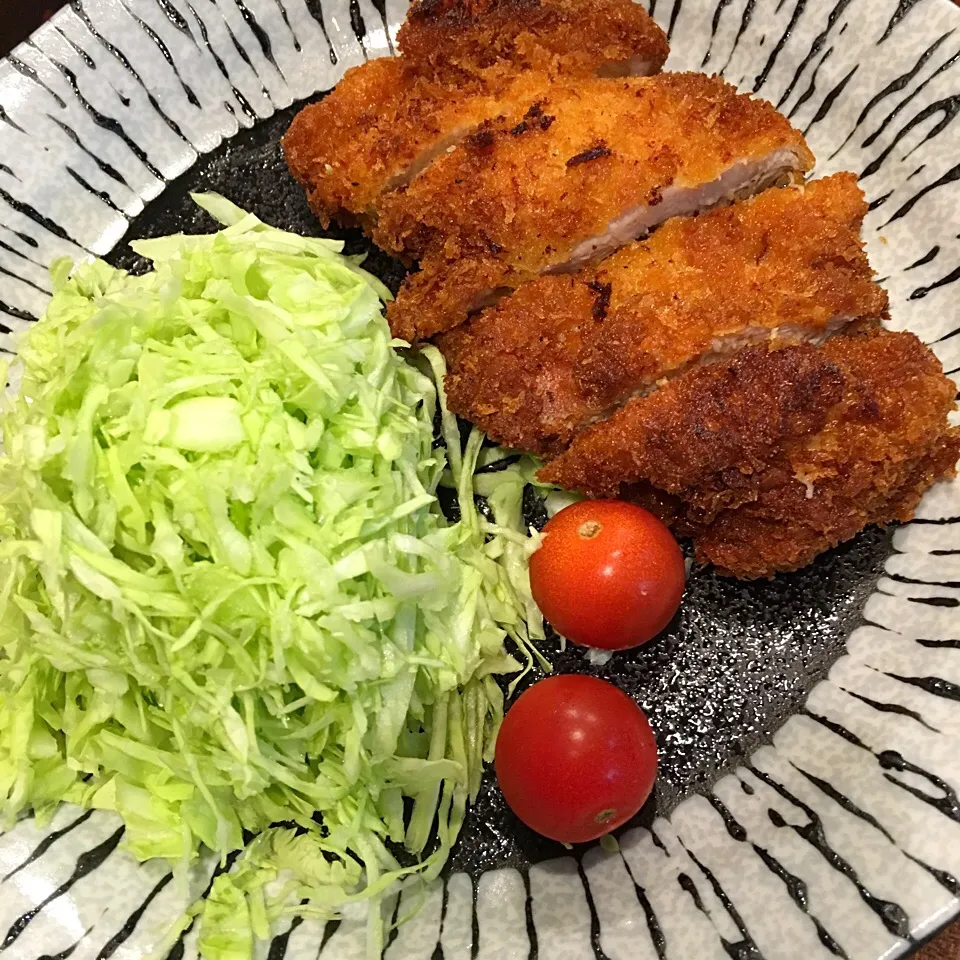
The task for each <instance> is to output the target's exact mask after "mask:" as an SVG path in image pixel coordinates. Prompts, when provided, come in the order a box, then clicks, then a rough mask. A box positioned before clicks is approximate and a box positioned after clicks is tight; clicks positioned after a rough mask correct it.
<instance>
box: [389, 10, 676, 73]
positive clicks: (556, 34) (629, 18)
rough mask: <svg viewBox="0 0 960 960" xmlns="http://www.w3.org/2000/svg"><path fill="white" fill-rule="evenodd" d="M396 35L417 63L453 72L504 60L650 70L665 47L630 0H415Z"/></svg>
mask: <svg viewBox="0 0 960 960" xmlns="http://www.w3.org/2000/svg"><path fill="white" fill-rule="evenodd" d="M397 42H398V45H399V47H400V52H401V53H402V54H403V56H405V57H408V58H410V59H411V60H413V61H415V62H416V63H417V64H418V67H419V69H421V71H423V70H425V69H429V70H430V72H431V73H432V74H433V75H435V76H444V77H452V78H453V79H459V77H458V75H459V76H460V77H462V76H464V75H469V74H472V73H475V72H476V70H477V69H478V68H480V69H484V68H486V67H489V66H493V65H494V64H496V63H498V62H502V61H504V60H506V61H509V62H510V63H511V64H512V65H513V66H514V67H515V68H516V69H518V70H529V69H537V70H544V69H548V70H556V71H558V72H564V73H579V74H584V75H587V74H592V73H596V72H597V65H598V64H605V65H606V71H605V72H607V73H609V74H610V75H615V74H616V72H617V71H618V70H622V71H624V72H626V73H644V74H648V73H657V72H658V71H659V70H660V68H661V67H662V66H663V62H664V60H666V59H667V54H668V53H669V52H670V47H669V45H668V43H667V38H666V35H665V34H664V32H663V30H661V29H660V27H658V26H657V24H656V23H655V22H654V20H653V19H652V18H651V17H650V15H649V14H648V13H647V12H646V11H645V10H644V9H643V7H641V6H640V4H638V3H635V2H634V0H417V2H415V3H414V4H412V6H411V7H410V10H409V11H408V13H407V18H406V20H405V21H404V23H403V26H402V27H401V28H400V32H399V34H398V35H397ZM631 61H632V62H631ZM641 63H642V65H644V66H645V69H637V68H638V67H640V66H641Z"/></svg>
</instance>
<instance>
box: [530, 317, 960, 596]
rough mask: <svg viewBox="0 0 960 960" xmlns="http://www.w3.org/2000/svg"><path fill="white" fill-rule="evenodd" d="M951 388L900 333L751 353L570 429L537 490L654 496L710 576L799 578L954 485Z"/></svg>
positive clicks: (957, 446)
mask: <svg viewBox="0 0 960 960" xmlns="http://www.w3.org/2000/svg"><path fill="white" fill-rule="evenodd" d="M955 394H956V386H955V384H954V383H953V381H951V380H950V379H949V378H947V377H946V376H945V375H944V373H943V370H942V368H941V366H940V363H939V361H938V360H937V358H936V357H935V356H934V355H933V353H931V351H930V350H928V349H927V348H926V347H925V346H924V345H923V344H922V343H921V342H920V341H919V340H918V339H917V338H916V337H915V336H914V335H913V334H911V333H893V332H890V331H886V330H875V331H873V332H871V333H865V334H860V335H851V336H842V337H834V338H832V339H831V340H829V341H827V342H826V343H825V344H823V345H822V346H820V347H816V346H813V345H810V344H792V345H788V346H785V347H784V346H779V345H772V346H769V347H768V346H758V347H748V348H745V349H743V350H742V351H740V352H739V353H738V354H736V355H735V356H734V357H732V358H731V359H729V360H727V361H725V362H722V363H717V364H710V365H707V366H702V367H697V368H695V369H693V370H690V371H689V372H687V373H685V374H683V375H681V376H679V377H678V378H677V379H675V380H673V381H672V382H671V383H669V384H667V385H666V386H664V387H663V388H661V389H660V390H658V391H657V392H655V393H653V394H651V395H650V396H648V397H644V398H638V399H635V400H632V401H630V403H628V404H627V405H626V406H625V407H623V408H622V409H621V410H619V411H618V412H617V413H616V414H614V415H613V416H612V417H610V418H609V419H608V420H605V421H603V422H601V423H597V424H595V425H594V426H592V427H590V428H588V429H587V430H585V431H584V432H583V433H581V434H580V435H579V436H578V437H577V439H576V440H575V441H574V442H573V444H572V445H571V446H570V448H569V449H568V450H567V451H566V452H565V453H564V454H563V455H562V456H560V457H558V458H557V459H556V460H554V461H552V462H551V463H549V464H548V465H547V466H546V467H544V468H543V469H542V470H541V471H540V478H541V479H542V480H544V481H547V482H550V483H557V484H559V485H561V486H564V487H568V488H570V489H575V490H581V491H583V492H585V493H588V494H590V495H591V496H624V495H626V496H631V495H633V494H635V493H638V494H639V495H640V497H641V499H642V500H643V502H644V503H645V505H649V504H650V503H651V502H655V501H656V497H655V496H651V493H653V494H656V493H657V492H662V494H663V496H662V497H661V498H660V499H661V501H662V502H663V503H664V513H665V514H666V519H668V520H670V521H672V523H673V525H674V527H675V529H676V530H677V531H678V532H679V533H682V534H691V535H692V536H693V537H694V541H695V545H696V552H697V558H698V560H700V561H701V562H709V563H713V564H714V565H715V566H716V567H717V569H718V570H719V571H720V572H721V573H725V574H731V575H733V576H737V577H745V578H754V577H768V576H772V575H773V574H775V573H778V572H781V571H789V570H796V569H799V568H800V567H802V566H805V565H806V564H807V563H809V562H810V561H811V560H813V559H814V557H816V556H817V555H818V554H820V553H822V552H823V551H824V550H827V549H829V548H830V547H833V546H836V545H837V544H839V543H842V542H843V541H845V540H848V539H849V538H850V537H852V536H854V535H855V534H856V533H858V532H859V531H860V530H862V529H863V528H864V527H865V526H867V525H868V524H873V523H879V524H886V523H892V522H894V521H905V520H908V519H910V517H911V516H912V515H913V511H914V510H915V509H916V506H917V504H918V502H919V501H920V497H921V496H922V495H923V493H924V492H925V491H926V490H927V488H928V487H930V486H931V485H932V484H933V483H935V482H936V481H937V480H940V479H943V478H945V477H949V476H952V475H953V474H954V472H955V467H956V462H957V457H958V455H960V429H958V428H950V427H949V424H948V420H947V415H948V413H949V412H950V411H951V410H952V409H953V408H954V406H955Z"/></svg>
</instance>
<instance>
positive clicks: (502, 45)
mask: <svg viewBox="0 0 960 960" xmlns="http://www.w3.org/2000/svg"><path fill="white" fill-rule="evenodd" d="M399 39H400V47H401V50H402V53H403V55H402V56H400V57H382V58H379V59H376V60H371V61H369V62H367V63H363V64H361V65H360V66H357V67H352V68H351V69H350V70H348V71H347V72H346V73H345V74H344V76H343V78H342V79H341V81H340V82H339V83H338V84H337V86H336V87H335V88H334V89H333V91H332V92H331V93H330V94H328V95H327V96H326V97H325V98H324V99H323V100H320V101H319V102H317V103H313V104H310V105H309V106H307V107H305V108H304V109H303V110H302V111H301V112H300V113H299V114H297V116H296V117H295V118H294V120H293V123H292V124H291V125H290V129H289V130H288V131H287V134H286V136H285V137H284V139H283V147H284V153H285V155H286V159H287V164H288V166H289V168H290V171H291V173H292V174H293V176H294V177H295V178H296V179H297V180H298V181H299V182H300V183H301V184H302V186H303V187H304V190H305V191H306V194H307V199H308V201H309V202H310V206H311V208H312V209H313V211H314V213H315V214H316V216H317V217H318V218H319V219H320V221H321V222H322V223H323V224H324V225H325V226H326V225H327V224H328V223H329V221H330V219H331V218H333V219H338V220H341V221H344V222H353V221H359V222H361V223H365V224H369V223H372V222H373V220H374V219H375V213H376V211H375V207H376V201H377V198H378V197H379V196H380V194H381V193H383V192H384V191H385V190H389V189H392V188H393V187H394V186H396V185H398V184H399V183H404V182H406V180H407V179H409V174H408V171H411V170H412V171H413V172H416V170H417V167H418V164H419V162H422V163H427V162H429V160H430V158H431V157H432V152H433V151H434V150H437V151H440V152H442V151H443V150H444V149H446V147H447V146H448V145H450V144H454V143H456V142H458V140H459V139H461V138H462V137H463V136H465V135H466V134H468V133H469V132H470V131H471V130H473V129H475V128H476V127H477V126H479V125H480V124H482V123H484V122H485V121H488V120H496V119H498V118H500V119H506V120H509V119H511V118H514V120H518V119H519V115H522V114H523V112H524V110H526V109H527V107H529V105H530V103H531V102H534V101H536V99H537V98H538V96H539V93H538V91H539V90H540V88H542V87H543V86H544V85H545V84H546V83H547V81H548V78H549V77H553V76H559V75H566V76H573V77H577V76H592V75H594V74H597V73H598V72H599V73H616V72H617V71H618V70H619V69H628V70H632V71H634V72H642V73H656V72H658V71H659V70H660V68H661V67H662V66H663V61H664V60H665V59H666V56H667V53H668V52H669V46H668V44H667V40H666V36H665V35H664V33H663V31H662V30H661V29H660V28H659V27H658V26H657V25H656V23H655V22H654V21H653V20H652V19H651V17H650V16H649V14H647V12H646V11H645V10H644V9H643V7H641V6H640V5H639V4H637V3H634V2H633V0H420V2H418V3H415V4H414V5H413V6H412V7H411V8H410V10H409V11H408V14H407V19H406V21H405V22H404V25H403V26H402V27H401V30H400V36H399ZM521 101H525V102H522V103H521ZM518 110H519V115H518V116H516V117H515V114H517V113H518Z"/></svg>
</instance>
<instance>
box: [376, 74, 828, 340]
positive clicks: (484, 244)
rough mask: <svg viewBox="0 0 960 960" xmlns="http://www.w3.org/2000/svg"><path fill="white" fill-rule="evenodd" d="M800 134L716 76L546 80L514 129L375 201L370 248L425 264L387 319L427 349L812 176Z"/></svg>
mask: <svg viewBox="0 0 960 960" xmlns="http://www.w3.org/2000/svg"><path fill="white" fill-rule="evenodd" d="M812 164H813V155H812V154H811V153H810V151H809V150H808V149H807V146H806V144H805V143H804V140H803V137H802V135H801V134H800V133H799V132H798V131H797V130H795V129H794V128H793V127H791V126H790V124H789V123H788V121H787V120H786V119H784V117H782V116H781V115H780V114H779V113H777V111H776V110H774V108H773V107H772V106H771V105H770V104H769V103H767V102H766V101H763V100H755V99H753V98H752V97H750V96H748V95H746V94H740V93H738V92H737V90H736V88H735V87H733V86H731V85H730V84H728V83H726V82H724V81H723V80H722V79H721V78H719V77H708V76H705V75H703V74H699V73H674V74H661V75H659V76H657V77H649V78H636V77H630V78H626V79H623V80H610V79H589V80H581V81H578V82H576V83H574V82H571V83H565V82H557V83H554V84H553V85H552V86H551V87H550V88H549V90H548V91H547V92H546V95H545V96H544V97H543V98H542V99H541V100H539V101H537V102H536V103H534V104H531V110H530V112H529V114H528V116H527V117H526V118H525V119H524V120H523V121H522V122H520V123H515V124H514V123H512V120H511V121H510V122H503V123H493V124H490V125H487V126H485V127H482V128H481V129H479V130H478V131H477V132H476V133H473V134H471V135H470V136H469V137H467V138H466V139H464V140H463V141H462V142H461V143H460V145H459V146H457V147H456V148H455V149H454V150H452V151H450V152H449V153H446V154H444V155H443V156H442V157H439V158H438V159H437V160H436V161H434V163H433V164H431V166H430V167H428V168H427V169H426V170H424V171H423V172H422V173H421V174H420V175H419V176H418V177H416V178H415V179H414V180H413V181H411V182H410V184H409V185H408V186H407V187H406V188H401V189H399V190H396V191H394V192H392V193H390V194H388V195H384V196H383V197H382V198H381V200H380V202H379V205H378V211H379V213H378V222H377V226H376V229H375V230H374V232H373V238H374V240H375V241H376V242H377V244H378V245H379V246H381V247H382V248H383V249H384V250H386V251H388V252H390V253H394V254H396V255H398V256H404V257H407V258H408V259H421V261H422V262H421V265H420V271H419V272H418V273H415V274H411V275H410V276H409V277H408V278H407V280H406V282H405V283H404V285H403V287H402V289H401V291H400V295H399V296H398V298H397V300H396V301H395V302H394V303H393V304H392V305H391V309H390V310H389V312H388V317H389V319H390V323H391V327H392V328H393V330H394V333H395V334H396V335H397V336H399V337H402V338H404V339H407V340H412V339H415V338H421V339H426V338H429V337H432V336H433V335H435V334H436V333H439V332H441V331H443V330H448V329H451V328H452V327H455V326H457V324H459V323H461V322H463V320H464V319H465V318H466V316H467V315H468V314H469V313H470V312H471V311H473V310H476V309H479V308H481V307H483V306H485V305H488V304H489V303H490V302H491V301H493V300H495V299H496V297H497V296H498V295H500V294H501V293H502V292H503V291H504V290H509V289H515V288H516V287H518V286H519V285H520V283H522V282H524V281H526V280H529V279H532V278H533V277H536V276H538V275H539V274H541V273H556V272H563V271H570V270H574V269H576V268H578V267H580V266H583V265H584V264H586V263H588V262H591V261H598V260H600V259H602V258H603V257H605V256H607V255H609V254H610V253H612V252H614V251H615V250H616V249H618V248H619V247H621V246H623V245H624V244H626V243H628V242H630V241H631V240H634V239H636V238H638V237H641V236H644V235H646V234H647V233H648V232H649V231H650V230H652V229H653V228H654V227H655V226H657V225H659V224H660V223H662V222H663V221H665V220H667V219H669V218H670V217H674V216H680V215H685V214H691V213H696V212H698V211H703V210H707V209H710V208H712V207H715V206H718V205H721V204H723V203H727V202H730V201H732V200H735V199H741V198H743V197H745V196H750V195H752V194H754V193H757V192H759V191H760V190H762V189H764V188H766V187H768V186H770V185H771V184H773V183H777V182H780V181H781V180H783V179H785V178H789V179H793V178H796V177H798V176H799V175H801V174H802V173H804V172H805V171H807V170H808V169H810V167H811V166H812Z"/></svg>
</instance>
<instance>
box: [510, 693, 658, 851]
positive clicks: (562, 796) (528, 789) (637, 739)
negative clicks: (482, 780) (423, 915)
mask: <svg viewBox="0 0 960 960" xmlns="http://www.w3.org/2000/svg"><path fill="white" fill-rule="evenodd" d="M494 764H495V768H496V771H497V780H499V782H500V789H501V791H502V792H503V796H504V799H505V800H506V801H507V803H508V804H509V805H510V808H511V809H512V810H513V812H514V813H515V814H516V815H517V816H518V817H519V818H520V819H521V820H522V821H523V822H524V823H525V824H526V825H527V826H528V827H530V828H532V829H533V830H536V831H537V833H542V834H543V835H544V836H545V837H550V838H551V839H553V840H559V841H561V842H562V843H585V842H586V841H588V840H596V838H597V837H601V836H603V834H605V833H608V832H609V831H610V830H613V829H614V828H615V827H619V826H620V824H622V823H625V822H626V821H627V820H629V819H630V818H631V817H632V816H633V815H634V814H635V813H636V812H637V811H638V810H639V809H640V808H641V807H642V806H643V804H644V803H645V802H646V799H647V797H649V796H650V791H651V790H652V789H653V781H654V780H655V779H656V775H657V742H656V740H655V739H654V736H653V731H652V730H651V729H650V724H649V722H648V721H647V718H646V717H645V716H644V714H643V711H642V710H641V709H640V708H639V707H638V706H637V705H636V703H634V702H633V700H631V699H630V697H628V696H627V695H626V694H625V693H624V692H623V691H622V690H619V689H618V688H617V687H615V686H614V685H613V684H612V683H607V681H606V680H598V679H597V678H596V677H588V676H583V675H580V674H565V675H563V676H559V677H548V678H547V679H546V680H541V681H540V682H539V683H535V684H534V685H533V686H532V687H530V689H529V690H525V691H524V692H523V693H522V694H521V695H520V696H519V697H518V698H517V701H516V703H514V705H513V706H512V707H511V708H510V709H509V710H508V711H507V715H506V717H505V718H504V721H503V726H501V728H500V733H499V735H498V737H497V749H496V756H495V759H494Z"/></svg>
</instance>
